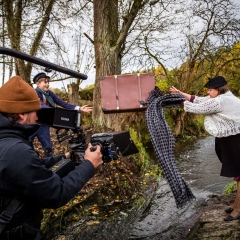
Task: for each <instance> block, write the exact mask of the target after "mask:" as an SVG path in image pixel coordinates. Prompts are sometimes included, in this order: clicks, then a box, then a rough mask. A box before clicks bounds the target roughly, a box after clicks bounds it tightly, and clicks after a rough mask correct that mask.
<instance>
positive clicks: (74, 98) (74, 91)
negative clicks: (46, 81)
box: [67, 82, 79, 106]
mask: <svg viewBox="0 0 240 240" xmlns="http://www.w3.org/2000/svg"><path fill="white" fill-rule="evenodd" d="M67 88H68V100H69V103H71V104H74V105H77V106H78V105H79V94H78V91H79V85H78V84H77V83H74V82H73V83H71V84H68V85H67Z"/></svg>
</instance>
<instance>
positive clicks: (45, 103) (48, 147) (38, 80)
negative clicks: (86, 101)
mask: <svg viewBox="0 0 240 240" xmlns="http://www.w3.org/2000/svg"><path fill="white" fill-rule="evenodd" d="M49 80H50V77H49V76H47V75H46V73H44V72H41V73H38V74H37V75H36V76H35V77H34V78H33V82H34V83H35V84H36V85H37V87H36V89H35V90H36V92H37V94H38V97H39V98H40V101H41V107H42V108H48V107H55V105H58V106H60V107H63V108H65V109H70V110H73V109H74V110H79V111H82V112H86V113H89V112H91V111H92V107H88V105H84V106H82V107H80V106H75V105H73V104H69V103H66V102H64V101H63V100H62V99H60V98H59V97H58V96H57V95H56V94H54V93H53V92H52V91H50V90H49V86H50V85H49ZM35 137H37V138H38V140H39V142H40V143H41V145H42V148H43V150H44V156H45V157H51V156H52V155H53V152H52V144H51V139H50V132H49V127H48V126H46V125H41V126H40V127H39V129H38V131H37V132H36V133H34V134H33V135H32V136H30V139H31V140H33V139H34V138H35Z"/></svg>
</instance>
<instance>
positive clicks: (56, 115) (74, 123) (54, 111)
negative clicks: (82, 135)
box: [37, 108, 80, 129]
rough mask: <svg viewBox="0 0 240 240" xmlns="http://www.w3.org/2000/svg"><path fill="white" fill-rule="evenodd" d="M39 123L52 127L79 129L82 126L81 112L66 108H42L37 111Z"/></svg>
mask: <svg viewBox="0 0 240 240" xmlns="http://www.w3.org/2000/svg"><path fill="white" fill-rule="evenodd" d="M37 116H38V121H37V123H39V124H44V125H48V126H51V127H60V128H67V129H77V128H78V127H80V113H79V111H77V110H69V109H64V108H41V109H40V110H38V111H37Z"/></svg>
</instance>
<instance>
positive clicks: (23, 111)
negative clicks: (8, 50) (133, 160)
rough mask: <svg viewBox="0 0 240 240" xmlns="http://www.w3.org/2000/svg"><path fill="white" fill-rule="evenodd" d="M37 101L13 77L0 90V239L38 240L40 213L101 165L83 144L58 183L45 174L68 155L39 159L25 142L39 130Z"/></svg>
mask: <svg viewBox="0 0 240 240" xmlns="http://www.w3.org/2000/svg"><path fill="white" fill-rule="evenodd" d="M40 108H41V107H40V100H39V97H38V95H37V93H36V92H35V90H34V89H33V88H32V87H30V86H29V85H28V84H27V83H26V82H25V81H23V80H22V78H20V77H19V76H15V77H12V78H11V79H10V80H9V81H8V82H7V83H5V84H4V85H3V86H2V87H1V88H0V232H1V233H0V239H1V240H5V239H7V240H20V239H21V240H33V239H35V240H42V239H44V238H43V235H42V232H41V230H40V226H41V219H42V209H43V208H53V209H54V208H58V207H61V206H63V205H65V204H66V203H67V202H68V201H70V200H71V199H72V198H73V197H74V196H75V195H76V194H77V193H78V192H79V191H80V189H81V188H83V186H84V185H85V184H86V183H87V182H88V181H89V179H90V178H92V177H93V175H94V169H95V168H97V167H98V166H99V165H101V164H102V163H103V161H102V154H101V152H100V146H96V147H95V151H94V152H91V151H90V147H91V144H89V146H88V149H87V150H86V151H85V155H84V159H86V160H85V161H84V162H83V163H82V164H80V165H79V166H78V167H76V168H75V169H74V170H73V171H71V172H69V173H68V174H67V175H66V176H65V177H63V178H60V177H59V176H58V175H57V174H56V173H53V172H52V171H51V170H49V168H50V167H51V166H53V165H54V164H55V163H56V162H58V161H59V160H61V159H62V158H70V153H69V152H68V153H66V154H61V155H58V156H55V157H50V158H49V159H48V161H47V160H46V159H41V158H39V156H38V153H37V152H36V151H35V150H34V149H33V146H32V143H31V142H30V141H29V136H30V135H31V134H33V133H34V132H36V130H37V129H38V127H39V125H38V124H35V122H36V120H37V115H36V111H37V110H39V109H40Z"/></svg>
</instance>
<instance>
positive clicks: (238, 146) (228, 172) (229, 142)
mask: <svg viewBox="0 0 240 240" xmlns="http://www.w3.org/2000/svg"><path fill="white" fill-rule="evenodd" d="M215 151H216V154H217V156H218V158H219V160H220V161H221V163H222V169H221V173H220V175H221V176H223V177H238V176H240V134H237V135H232V136H229V137H222V138H218V137H216V138H215Z"/></svg>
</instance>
